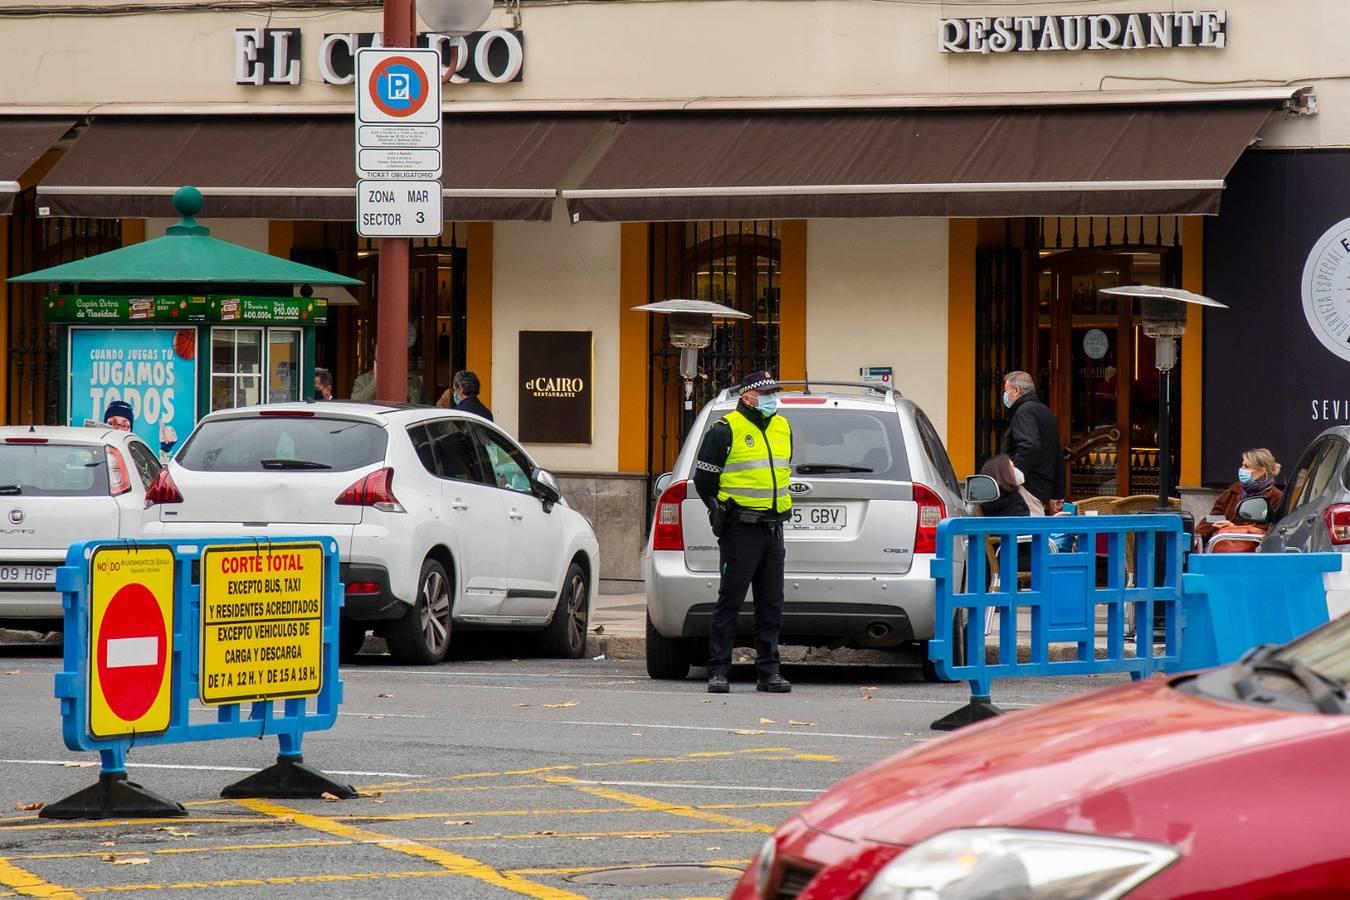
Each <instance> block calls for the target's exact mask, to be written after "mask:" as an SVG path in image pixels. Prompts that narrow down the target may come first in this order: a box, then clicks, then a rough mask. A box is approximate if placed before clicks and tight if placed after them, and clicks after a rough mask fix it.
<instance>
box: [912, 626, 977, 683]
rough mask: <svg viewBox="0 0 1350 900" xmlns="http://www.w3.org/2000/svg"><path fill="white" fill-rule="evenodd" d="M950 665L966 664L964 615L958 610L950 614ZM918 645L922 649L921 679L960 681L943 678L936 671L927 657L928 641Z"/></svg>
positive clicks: (935, 681)
mask: <svg viewBox="0 0 1350 900" xmlns="http://www.w3.org/2000/svg"><path fill="white" fill-rule="evenodd" d="M952 624H953V626H954V627H953V628H952V638H953V641H954V643H953V646H952V665H955V666H964V665H965V664H966V627H967V625H966V617H965V616H964V615H962V614H961V611H960V610H958V611H956V612H955V613H953V614H952ZM920 647H921V648H922V651H923V680H924V681H928V682H932V683H935V684H950V683H952V682H954V681H960V680H961V679H959V678H943V677H942V675H941V673H939V672H938V670H937V666H935V665H934V664H933V661H932V660H931V659H929V658H928V642H927V641H924V642H923V643H922V644H921V645H920Z"/></svg>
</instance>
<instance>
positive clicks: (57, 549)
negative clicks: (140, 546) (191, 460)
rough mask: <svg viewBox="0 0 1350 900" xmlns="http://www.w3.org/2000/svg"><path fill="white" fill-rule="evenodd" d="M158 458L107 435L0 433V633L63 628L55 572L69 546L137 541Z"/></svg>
mask: <svg viewBox="0 0 1350 900" xmlns="http://www.w3.org/2000/svg"><path fill="white" fill-rule="evenodd" d="M159 471H160V464H159V459H158V458H157V457H156V455H155V453H154V452H153V451H152V450H151V449H150V447H149V445H147V444H146V443H145V442H144V441H142V440H141V439H140V438H138V437H136V436H135V435H134V434H132V433H131V432H129V431H116V430H114V429H111V428H59V427H45V426H43V427H28V426H10V427H5V428H0V510H2V511H3V518H0V626H4V627H8V628H18V629H24V630H33V631H56V630H59V629H60V628H61V616H62V612H61V595H60V594H58V593H56V569H57V567H58V566H60V565H63V564H64V563H65V561H66V550H67V549H68V548H69V547H70V545H71V544H74V543H77V542H79V541H88V540H94V539H98V538H108V539H116V538H138V537H140V534H141V516H142V514H143V512H144V508H145V491H146V488H148V487H149V486H150V484H151V482H153V481H154V479H155V477H156V476H157V475H158V474H159Z"/></svg>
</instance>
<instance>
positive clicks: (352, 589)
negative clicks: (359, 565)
mask: <svg viewBox="0 0 1350 900" xmlns="http://www.w3.org/2000/svg"><path fill="white" fill-rule="evenodd" d="M343 592H344V593H346V594H350V595H355V596H366V595H369V594H378V593H379V592H380V584H379V582H377V581H349V582H347V586H346V588H345V589H344V591H343Z"/></svg>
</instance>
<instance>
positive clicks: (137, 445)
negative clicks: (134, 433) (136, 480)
mask: <svg viewBox="0 0 1350 900" xmlns="http://www.w3.org/2000/svg"><path fill="white" fill-rule="evenodd" d="M127 450H128V451H130V453H131V464H132V465H133V466H135V467H136V474H137V475H139V476H140V477H141V483H142V484H144V485H145V486H146V487H147V488H148V487H150V482H152V481H154V480H155V476H156V475H158V474H159V470H160V469H162V468H163V466H161V465H160V464H159V460H158V459H156V458H155V454H154V453H152V452H150V448H149V447H147V446H145V444H142V443H141V442H140V441H127Z"/></svg>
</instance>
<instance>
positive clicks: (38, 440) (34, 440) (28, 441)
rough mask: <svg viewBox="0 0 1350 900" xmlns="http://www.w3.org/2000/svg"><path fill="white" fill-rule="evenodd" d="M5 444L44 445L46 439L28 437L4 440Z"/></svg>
mask: <svg viewBox="0 0 1350 900" xmlns="http://www.w3.org/2000/svg"><path fill="white" fill-rule="evenodd" d="M5 443H6V444H45V443H47V439H46V438H28V437H19V438H5Z"/></svg>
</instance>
